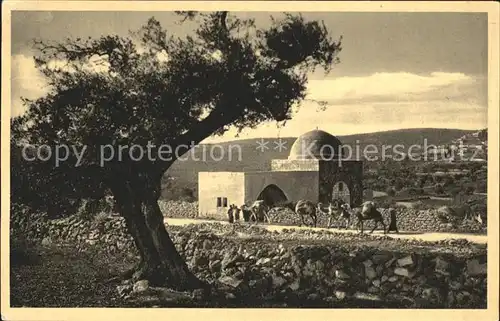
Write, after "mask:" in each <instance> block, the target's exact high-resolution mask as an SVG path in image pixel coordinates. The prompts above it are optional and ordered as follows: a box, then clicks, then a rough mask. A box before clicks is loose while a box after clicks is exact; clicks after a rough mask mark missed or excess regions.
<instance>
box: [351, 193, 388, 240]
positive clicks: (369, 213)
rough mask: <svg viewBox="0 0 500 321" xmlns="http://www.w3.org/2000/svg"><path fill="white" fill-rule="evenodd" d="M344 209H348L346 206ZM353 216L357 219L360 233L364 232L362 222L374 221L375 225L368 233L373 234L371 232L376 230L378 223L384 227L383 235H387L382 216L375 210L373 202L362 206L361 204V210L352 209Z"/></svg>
mask: <svg viewBox="0 0 500 321" xmlns="http://www.w3.org/2000/svg"><path fill="white" fill-rule="evenodd" d="M346 208H348V206H346ZM354 214H355V215H356V217H357V218H358V226H361V229H360V233H363V231H364V229H363V225H364V224H363V223H364V221H369V220H373V221H375V225H374V226H373V228H372V230H371V231H370V233H373V231H374V230H375V229H376V228H377V226H378V223H379V222H380V223H381V224H382V226H383V227H384V234H387V231H386V226H385V223H384V218H383V217H382V214H381V213H380V212H379V211H378V210H377V208H376V205H375V203H374V202H372V201H367V202H364V203H363V204H361V208H355V209H354Z"/></svg>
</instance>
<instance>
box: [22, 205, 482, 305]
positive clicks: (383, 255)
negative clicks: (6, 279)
mask: <svg viewBox="0 0 500 321" xmlns="http://www.w3.org/2000/svg"><path fill="white" fill-rule="evenodd" d="M32 223H33V222H32ZM13 226H14V227H15V228H21V227H22V224H17V225H13ZM168 229H169V233H170V235H171V237H172V239H173V241H174V243H175V244H176V247H177V249H178V250H179V252H180V254H181V255H182V256H183V257H184V258H185V260H186V262H187V263H188V265H189V267H190V268H191V269H192V270H193V271H194V272H195V273H196V274H197V275H198V276H199V277H201V278H203V279H207V280H218V281H219V282H221V283H224V284H226V285H227V286H228V287H229V288H230V289H231V293H230V294H231V296H230V297H238V296H239V295H241V294H246V295H249V294H250V295H253V296H255V297H261V298H264V299H265V298H267V297H269V298H280V297H287V298H290V297H295V298H296V299H297V300H323V301H327V302H331V303H332V304H333V305H335V302H342V301H344V300H349V298H359V297H365V298H366V297H368V298H371V299H373V300H380V301H385V300H396V299H397V300H399V301H400V302H402V304H403V305H404V306H406V307H426V308H428V307H440V308H485V307H486V284H487V277H486V250H484V252H480V253H479V254H477V253H476V254H468V255H455V254H449V253H437V252H425V251H424V252H421V253H420V252H417V251H416V250H415V247H414V248H413V249H412V250H408V248H407V247H404V246H402V247H401V248H402V250H401V251H389V250H381V249H380V248H375V247H366V246H362V247H357V246H355V247H351V248H349V247H342V246H324V245H308V246H298V245H293V244H291V243H289V242H282V243H281V242H280V241H276V239H274V237H275V234H276V235H277V233H274V234H273V233H271V232H269V231H266V232H260V233H263V234H265V235H268V236H269V238H268V240H265V239H252V238H250V239H242V238H240V237H238V235H237V231H232V232H231V230H230V229H231V227H230V226H227V225H226V226H224V227H223V226H222V224H217V223H215V224H210V225H207V224H201V225H188V226H185V227H175V226H170V227H168ZM217 229H222V230H223V232H224V229H226V230H225V232H224V233H217V234H216V233H214V231H215V232H217ZM28 230H29V231H28ZM247 232H248V231H247ZM283 233H294V232H283ZM12 234H13V235H23V236H24V237H27V238H30V240H32V241H41V243H42V244H46V245H48V244H51V243H71V244H74V245H75V246H76V247H77V248H78V249H79V250H81V251H84V250H85V249H87V248H88V247H98V248H100V249H103V250H105V251H106V252H109V253H113V252H115V251H131V252H134V251H135V248H134V245H133V242H132V239H131V237H130V236H129V235H128V233H127V232H126V228H125V223H124V220H123V219H122V218H120V217H116V216H105V215H101V216H100V217H98V218H97V219H96V220H94V221H91V222H89V221H81V220H79V219H78V218H77V217H72V218H67V219H62V220H52V221H48V220H43V219H40V220H39V221H38V222H37V223H36V224H31V225H30V226H29V227H24V230H23V231H20V230H14V231H12ZM218 234H219V235H218ZM250 234H254V233H251V231H250ZM366 237H367V236H366ZM351 243H352V242H351ZM295 244H296V243H295ZM354 245H356V244H354ZM437 246H438V245H436V247H437ZM405 249H406V250H405ZM121 291H122V292H124V293H126V292H127V290H126V289H124V288H123V286H122V288H121ZM129 291H132V286H130V289H129ZM125 295H126V294H125Z"/></svg>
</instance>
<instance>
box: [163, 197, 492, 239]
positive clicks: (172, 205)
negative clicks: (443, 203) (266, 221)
mask: <svg viewBox="0 0 500 321" xmlns="http://www.w3.org/2000/svg"><path fill="white" fill-rule="evenodd" d="M159 204H160V208H161V209H162V211H163V213H164V215H165V217H179V218H196V217H198V205H197V203H196V202H194V203H188V202H181V201H168V202H165V201H160V202H159ZM381 212H382V215H383V216H384V222H385V224H387V226H388V225H389V223H390V216H389V210H388V209H381ZM396 212H397V222H398V229H399V230H401V231H414V232H485V231H484V227H483V226H481V225H480V224H478V223H472V224H471V223H467V225H455V226H454V225H452V224H450V223H443V222H441V219H440V218H439V213H438V211H437V210H418V209H410V208H396ZM270 214H271V222H272V223H274V224H281V225H299V224H300V217H299V216H297V214H295V213H293V212H292V211H290V210H288V209H286V210H272V211H271V213H270ZM200 218H201V217H200ZM327 223H328V217H327V216H326V215H321V214H319V215H318V226H319V227H326V225H327ZM356 223H357V220H356V219H355V218H353V220H352V226H353V227H354V226H355V224H356ZM343 224H345V223H344V222H340V221H334V222H333V224H332V226H333V227H340V226H341V227H343V226H344V225H343ZM372 227H373V222H366V223H365V229H371V228H372ZM381 228H382V226H380V225H379V229H381Z"/></svg>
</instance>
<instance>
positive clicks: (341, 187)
mask: <svg viewBox="0 0 500 321" xmlns="http://www.w3.org/2000/svg"><path fill="white" fill-rule="evenodd" d="M343 190H344V183H342V182H340V183H339V192H342V191H343Z"/></svg>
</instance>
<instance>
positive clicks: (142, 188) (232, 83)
mask: <svg viewBox="0 0 500 321" xmlns="http://www.w3.org/2000/svg"><path fill="white" fill-rule="evenodd" d="M176 13H177V14H178V15H179V17H184V19H182V20H181V19H179V20H180V23H190V24H193V25H195V26H196V27H195V28H194V30H193V33H192V34H191V35H190V36H186V37H183V38H179V37H175V36H173V35H170V34H169V32H168V30H165V29H164V28H163V27H162V26H161V24H160V23H159V21H158V20H156V19H155V18H150V19H149V20H148V21H147V23H145V25H144V26H143V27H141V28H140V29H139V30H136V31H133V32H130V35H129V36H127V37H121V36H116V35H107V36H101V37H99V38H97V39H93V38H88V39H80V38H76V39H66V40H64V41H60V42H46V41H35V48H36V50H37V54H36V56H35V58H34V59H35V62H36V66H37V68H38V69H39V70H40V71H41V72H42V73H43V75H44V76H45V78H46V79H47V81H48V83H49V85H50V88H51V90H50V92H49V93H48V94H47V95H45V96H44V97H41V98H39V99H35V100H31V101H29V100H26V101H25V102H26V105H27V107H28V110H27V112H26V113H25V114H24V115H22V116H20V117H18V118H16V119H14V120H13V124H15V136H16V137H17V138H18V139H19V141H21V140H22V141H24V142H29V143H30V144H35V145H40V144H47V145H50V146H53V147H55V146H61V145H68V146H77V147H78V148H84V147H85V154H84V157H83V158H82V161H81V162H80V163H79V164H78V166H75V163H74V162H73V161H74V160H76V157H75V155H70V156H71V157H72V158H69V160H67V161H66V162H64V164H61V165H60V166H58V167H57V168H56V167H53V168H52V169H51V171H52V174H53V175H55V176H57V175H59V176H58V177H62V179H59V181H58V182H59V183H60V186H53V188H59V192H60V195H63V193H65V191H64V190H63V189H64V188H61V186H62V187H64V186H66V185H64V184H69V182H70V181H77V182H80V183H79V184H76V186H75V185H74V184H73V185H72V186H73V187H72V188H70V189H71V190H72V191H74V192H75V191H76V192H82V193H83V192H85V191H87V192H88V191H91V190H92V191H94V192H93V195H94V196H96V195H97V196H102V195H104V192H103V191H104V190H106V189H108V190H109V191H111V193H112V194H113V196H114V199H115V201H116V205H117V208H118V211H119V213H120V215H122V216H123V217H124V219H125V221H126V224H127V227H128V229H129V232H130V233H131V235H132V237H133V239H134V242H135V245H136V246H137V249H138V251H139V253H140V256H141V261H140V263H139V265H138V266H137V268H135V269H134V274H133V278H136V279H148V280H149V281H150V282H151V283H153V284H157V285H163V286H168V287H171V288H174V289H178V290H187V289H193V288H198V287H201V286H204V282H203V281H201V280H199V279H198V278H197V277H196V276H195V275H194V274H193V273H192V272H191V271H190V270H189V268H188V267H187V265H186V263H185V262H184V260H183V259H182V257H181V256H180V254H179V253H178V252H177V250H176V248H175V246H174V243H173V242H172V240H171V238H170V237H169V234H168V233H167V231H166V229H165V226H164V222H163V215H162V212H161V211H160V208H159V206H158V203H157V201H158V198H159V196H160V192H161V191H160V190H161V178H162V176H163V174H164V173H165V172H166V171H167V170H168V169H169V167H170V166H171V165H172V164H173V163H174V162H175V161H176V158H177V157H178V156H181V155H182V154H183V153H184V152H187V151H188V149H189V148H190V147H193V146H194V145H196V144H198V143H200V142H201V141H202V140H204V139H206V138H207V137H210V136H212V135H221V134H223V133H224V132H226V131H227V130H228V129H229V128H230V127H233V128H236V129H237V130H238V131H241V130H242V129H244V128H255V127H256V126H257V125H258V124H260V123H262V122H266V121H277V122H284V121H286V120H289V119H291V117H292V107H293V106H295V105H297V104H298V103H300V102H301V101H303V100H304V99H305V96H306V83H307V76H308V73H309V72H311V71H314V69H315V68H316V67H320V68H322V69H324V70H325V71H326V72H329V71H330V70H331V68H332V66H334V65H335V63H336V62H338V53H339V52H340V50H341V39H338V40H333V39H332V38H331V36H330V35H329V34H328V31H327V29H326V27H325V25H324V24H323V23H322V22H319V21H306V20H305V19H304V18H303V17H302V16H301V15H292V14H285V15H284V17H283V18H282V19H280V20H277V19H274V18H273V17H271V18H270V20H271V23H270V25H268V26H267V27H266V28H258V27H257V26H256V25H255V23H254V21H253V20H252V19H247V20H244V19H240V18H238V17H236V16H235V15H232V14H231V13H229V12H226V11H222V12H211V13H198V12H176ZM160 58H162V59H160ZM96 66H97V67H96ZM13 128H14V127H13ZM133 145H137V146H141V147H142V148H143V149H142V151H143V152H144V151H148V155H142V157H141V155H140V154H141V150H140V149H138V148H135V149H134V153H132V150H131V149H130V150H129V151H128V152H125V153H120V154H118V153H117V151H118V150H119V147H120V146H129V147H130V146H133ZM162 146H168V147H169V148H168V151H176V150H180V148H181V147H187V148H185V149H184V150H183V152H182V153H180V155H177V154H176V153H173V154H172V153H171V154H169V155H167V156H168V157H166V156H165V154H162V151H163V152H164V151H165V149H163V150H162ZM122 151H123V150H122ZM162 155H163V156H162ZM104 159H105V160H106V161H105V162H104V161H103V160H104Z"/></svg>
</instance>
